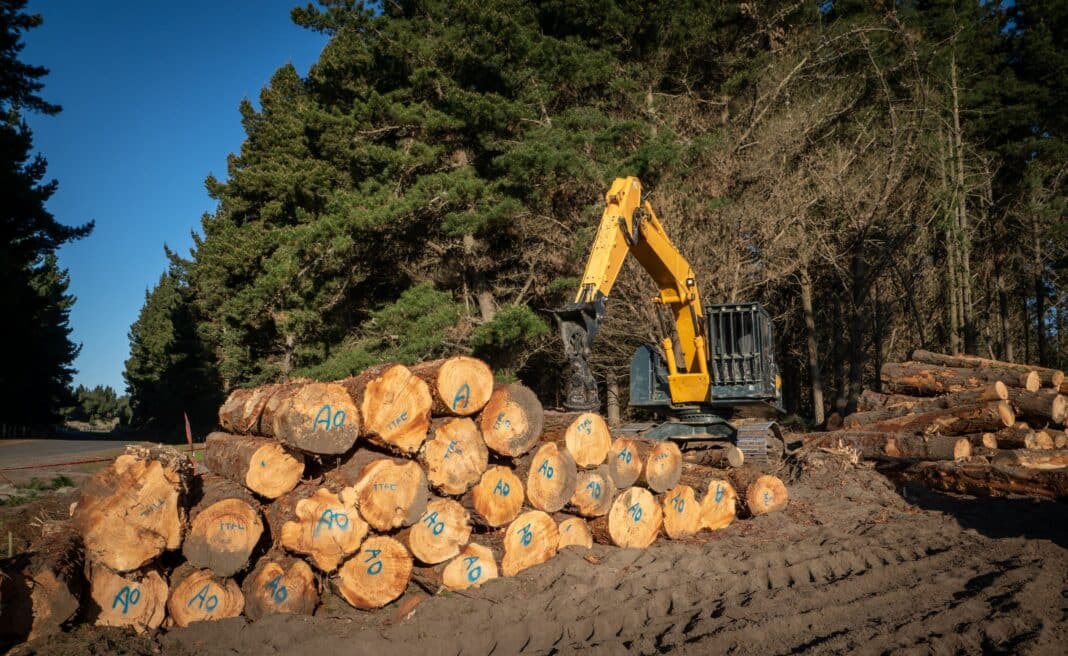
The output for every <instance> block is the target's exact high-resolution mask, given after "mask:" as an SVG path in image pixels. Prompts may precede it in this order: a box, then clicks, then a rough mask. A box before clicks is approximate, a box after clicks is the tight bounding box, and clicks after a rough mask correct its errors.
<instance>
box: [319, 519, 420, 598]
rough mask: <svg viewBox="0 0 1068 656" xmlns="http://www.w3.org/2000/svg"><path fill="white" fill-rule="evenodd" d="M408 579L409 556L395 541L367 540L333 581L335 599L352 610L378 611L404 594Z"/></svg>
mask: <svg viewBox="0 0 1068 656" xmlns="http://www.w3.org/2000/svg"><path fill="white" fill-rule="evenodd" d="M411 576H412V556H411V554H409V553H408V550H407V549H405V548H404V545H403V544H401V543H400V542H399V541H398V540H395V539H393V538H391V537H387V536H385V535H375V536H372V537H369V538H367V540H366V541H364V543H363V547H362V548H361V549H360V552H359V553H358V554H356V555H355V556H354V557H352V558H350V559H349V560H348V561H347V562H346V563H345V564H344V565H343V566H342V567H341V569H340V570H338V573H337V577H336V578H335V579H334V581H333V583H334V588H335V590H336V591H337V593H338V595H339V596H340V597H341V598H343V599H344V600H345V601H347V602H349V604H350V605H352V606H353V607H354V608H359V609H362V610H373V609H375V608H381V607H383V606H385V605H386V604H388V603H389V602H391V601H393V600H394V599H396V598H397V597H399V596H401V594H403V593H404V590H405V588H407V587H408V581H410V580H411Z"/></svg>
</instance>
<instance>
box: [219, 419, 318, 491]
mask: <svg viewBox="0 0 1068 656" xmlns="http://www.w3.org/2000/svg"><path fill="white" fill-rule="evenodd" d="M204 464H205V465H206V466H207V468H208V470H210V471H211V472H212V473H215V474H218V475H219V476H225V477H226V478H228V479H230V480H231V481H234V482H235V483H240V484H241V485H244V486H245V487H247V488H248V489H250V490H252V491H253V492H255V493H256V494H259V495H260V496H264V497H267V498H268V499H277V498H278V497H280V496H282V495H283V494H285V493H286V492H289V491H290V490H292V489H293V488H295V487H296V486H297V484H298V483H300V477H301V476H302V475H303V474H304V457H303V456H302V455H300V453H299V452H296V451H291V450H289V449H286V448H285V447H283V446H282V445H281V444H279V443H278V442H275V441H274V440H270V439H266V438H262V437H252V436H248V435H231V434H229V433H211V434H210V435H208V437H207V439H206V440H205V445H204Z"/></svg>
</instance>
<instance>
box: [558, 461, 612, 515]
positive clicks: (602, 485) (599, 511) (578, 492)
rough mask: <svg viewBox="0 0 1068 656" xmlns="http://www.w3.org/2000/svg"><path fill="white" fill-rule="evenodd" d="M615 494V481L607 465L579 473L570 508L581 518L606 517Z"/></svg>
mask: <svg viewBox="0 0 1068 656" xmlns="http://www.w3.org/2000/svg"><path fill="white" fill-rule="evenodd" d="M616 494H617V490H616V484H615V481H613V480H612V475H611V473H610V472H609V470H608V466H607V465H601V466H600V467H598V468H597V469H587V470H583V471H581V472H579V474H578V477H577V478H576V479H575V488H574V492H572V494H571V499H570V500H569V504H570V507H571V508H572V509H573V510H574V511H575V513H576V514H578V515H581V516H583V517H600V516H602V515H607V514H608V511H609V510H610V509H611V508H612V502H613V501H614V500H615V498H616Z"/></svg>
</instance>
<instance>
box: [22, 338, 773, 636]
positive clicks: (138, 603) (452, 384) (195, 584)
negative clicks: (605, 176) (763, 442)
mask: <svg viewBox="0 0 1068 656" xmlns="http://www.w3.org/2000/svg"><path fill="white" fill-rule="evenodd" d="M219 425H220V427H221V429H222V430H220V431H219V432H215V433H212V434H211V435H209V436H208V438H207V440H206V446H205V456H204V459H203V463H202V464H203V465H204V466H206V469H207V470H209V471H208V472H205V471H203V469H204V468H205V467H201V471H199V472H195V468H194V465H193V463H192V461H191V460H190V459H189V458H188V457H187V456H186V455H185V454H181V453H179V452H177V451H175V450H174V449H169V448H166V447H160V448H153V449H132V450H131V452H130V453H128V454H127V455H123V456H121V457H119V458H118V459H116V460H115V461H114V463H112V464H111V465H110V466H108V467H107V468H106V469H104V470H103V471H101V472H99V473H98V474H96V475H95V476H94V477H92V478H91V479H90V480H89V481H88V482H87V483H86V484H85V485H84V486H83V488H82V490H81V496H80V499H79V501H78V503H77V504H76V507H75V509H74V510H73V516H72V519H71V521H70V522H69V525H68V526H67V528H66V534H67V536H68V537H69V538H70V539H69V540H68V541H67V542H61V541H58V540H56V541H53V542H54V543H55V544H57V545H60V544H62V545H65V546H64V547H63V549H64V551H63V552H62V553H64V554H70V553H72V552H73V553H76V556H77V558H78V559H79V560H77V561H71V560H70V558H71V557H70V556H69V555H68V556H64V558H65V559H66V560H64V561H63V562H64V563H69V562H77V565H76V569H77V570H78V574H79V576H71V573H70V570H71V566H70V565H69V564H66V565H64V567H61V566H60V564H59V563H56V562H55V561H56V558H55V557H51V559H50V558H49V557H46V555H45V554H44V552H42V556H41V557H38V558H36V559H35V560H33V561H32V562H30V561H26V563H25V564H24V566H23V570H24V571H25V573H26V574H25V576H27V577H30V576H33V577H36V578H38V579H42V580H43V577H44V574H51V575H53V578H54V579H57V580H58V581H59V583H58V584H56V585H54V586H53V587H55V588H59V591H60V592H63V593H64V594H56V595H54V597H55V599H54V600H52V601H54V603H53V604H52V605H53V606H54V607H55V608H56V610H54V611H51V612H52V614H53V615H54V617H52V618H51V619H50V618H48V617H40V618H37V619H39V620H40V621H38V622H36V623H34V622H33V620H34V611H33V609H36V608H38V607H41V608H44V607H45V604H44V603H43V602H40V601H37V600H34V602H33V605H32V607H31V608H30V610H28V611H27V612H26V613H24V614H25V615H26V617H25V618H23V619H24V621H23V624H24V625H25V626H26V627H27V631H29V630H30V629H32V630H33V631H34V633H35V634H36V635H40V634H43V632H47V630H48V627H49V626H52V628H53V629H55V628H56V627H58V626H59V624H61V623H63V622H69V621H70V620H71V618H72V617H74V616H75V611H76V610H77V609H78V606H79V605H81V606H82V608H83V610H84V612H83V613H82V615H81V616H82V617H85V618H89V619H90V620H92V621H95V622H96V623H97V624H101V625H108V626H125V627H131V628H133V629H134V630H136V631H138V632H141V631H145V630H152V629H155V628H158V627H160V626H186V625H188V624H190V623H193V622H198V621H205V620H215V619H222V618H226V617H233V616H235V615H240V614H244V615H246V616H247V617H249V618H251V619H253V620H256V619H259V618H261V617H263V616H265V615H268V614H272V613H300V614H312V613H314V612H315V610H316V608H317V607H318V605H319V603H320V595H321V594H322V592H323V590H324V588H326V587H327V586H329V587H330V589H331V590H332V591H333V592H334V593H335V594H336V595H337V596H339V597H340V598H342V599H344V600H345V601H346V602H348V603H349V604H350V605H352V606H353V607H355V608H358V609H366V610H369V609H375V608H380V607H382V606H384V605H386V604H389V603H391V602H393V601H394V600H396V599H398V598H400V597H401V596H402V595H404V594H405V592H406V591H407V590H408V589H409V586H410V585H414V586H419V587H422V588H423V589H425V590H427V591H429V592H431V593H436V592H439V591H441V590H452V591H459V590H464V589H466V588H469V587H472V586H479V585H482V584H484V583H485V582H487V581H490V580H493V579H495V578H497V577H499V576H515V575H516V574H518V573H520V572H522V571H524V570H526V569H528V568H531V567H536V566H537V565H539V564H541V563H544V562H545V561H547V560H549V559H551V558H553V557H554V556H556V554H557V553H558V552H559V551H560V550H561V549H565V548H569V547H579V548H591V547H592V545H593V543H594V542H595V541H596V542H598V543H601V544H610V545H615V546H619V547H627V548H646V547H648V546H649V545H651V544H652V543H653V542H654V541H655V540H657V539H658V537H660V536H661V535H662V534H663V535H666V536H667V537H668V538H671V539H691V540H692V539H695V538H697V537H698V534H699V533H701V532H707V531H712V530H717V529H721V528H724V527H726V526H728V525H729V524H731V522H733V521H734V520H735V518H736V517H751V516H756V515H759V514H761V513H764V512H771V511H774V510H777V509H779V508H781V507H783V506H784V505H785V503H786V498H787V493H786V488H785V486H783V484H782V482H781V481H779V480H778V479H776V478H774V477H768V476H759V473H757V472H751V471H748V470H744V469H743V470H739V471H738V472H735V473H734V474H732V475H733V476H736V477H737V476H748V477H749V478H747V479H745V480H742V479H741V478H737V479H735V480H733V482H732V481H728V480H727V479H726V473H725V472H724V471H722V470H719V469H713V468H711V467H707V466H703V465H696V464H692V463H686V462H684V461H683V459H682V457H681V454H680V452H679V449H678V447H677V446H676V445H675V444H673V443H667V442H647V441H644V440H641V439H632V438H623V437H618V438H617V437H615V436H613V435H612V434H611V432H610V431H609V428H608V425H607V423H606V422H605V420H604V419H603V418H602V417H601V416H600V415H598V414H595V413H581V414H578V413H548V414H547V413H545V412H544V410H543V408H542V406H541V403H540V402H539V401H538V399H537V397H536V396H535V395H534V393H533V392H532V391H531V390H529V389H528V388H526V387H524V386H523V385H521V384H519V383H510V384H506V385H495V384H494V380H493V373H492V371H491V370H490V368H489V367H488V366H486V365H485V364H484V363H482V362H481V361H479V360H476V359H474V358H470V357H455V358H449V359H445V360H438V361H434V362H426V363H422V364H419V365H415V366H413V367H411V368H409V367H406V366H403V365H399V364H387V365H379V366H375V367H372V368H371V369H368V370H367V371H365V372H363V373H361V374H360V375H358V376H354V377H352V378H348V379H346V380H343V381H338V382H336V383H318V382H312V381H295V382H290V383H286V384H283V385H265V386H262V387H258V388H254V389H240V390H236V391H234V392H233V393H232V394H231V395H230V397H229V398H228V399H227V400H226V402H225V403H224V404H223V405H222V407H221V408H220V410H219ZM767 479H770V483H769V480H767ZM775 484H777V485H775ZM736 490H737V492H736ZM769 490H770V491H769ZM72 540H73V542H71V541H72ZM71 545H74V546H71ZM83 557H84V566H83V565H82V564H81V560H80V559H81V558H83ZM41 563H43V567H44V569H45V572H44V573H42V572H41V571H39V570H41V568H42V565H41ZM82 572H84V575H82V574H81V573H82ZM82 576H84V582H85V584H86V591H85V593H84V594H83V593H82V591H81V590H79V589H77V585H76V583H77V582H78V581H81V580H83V579H82ZM76 579H77V580H76ZM39 587H40V586H39ZM24 610H26V609H24ZM4 617H5V618H6V617H7V615H6V614H5V615H4ZM20 626H22V625H20Z"/></svg>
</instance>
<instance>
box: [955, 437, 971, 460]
mask: <svg viewBox="0 0 1068 656" xmlns="http://www.w3.org/2000/svg"><path fill="white" fill-rule="evenodd" d="M971 457H972V443H971V441H970V440H969V439H968V438H966V437H962V438H959V439H958V440H957V441H956V442H954V444H953V459H954V460H967V459H968V458H971Z"/></svg>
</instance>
